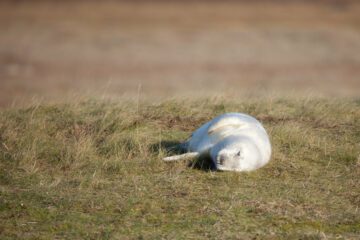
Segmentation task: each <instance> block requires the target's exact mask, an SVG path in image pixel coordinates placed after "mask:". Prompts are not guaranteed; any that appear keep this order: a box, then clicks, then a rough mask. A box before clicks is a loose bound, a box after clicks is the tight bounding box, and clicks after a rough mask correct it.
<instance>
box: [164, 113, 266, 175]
mask: <svg viewBox="0 0 360 240" xmlns="http://www.w3.org/2000/svg"><path fill="white" fill-rule="evenodd" d="M182 147H183V148H184V150H186V152H187V153H185V154H181V155H176V156H172V157H166V158H164V159H163V160H164V161H176V160H181V159H189V158H198V157H200V156H209V157H210V158H211V160H212V162H213V163H214V165H215V166H216V168H217V169H218V170H222V171H238V172H241V171H252V170H255V169H258V168H260V167H262V166H264V165H265V164H266V163H268V162H269V160H270V156H271V144H270V140H269V137H268V135H267V133H266V131H265V129H264V128H263V126H262V125H261V123H260V122H259V121H258V120H256V119H255V118H253V117H251V116H249V115H246V114H243V113H225V114H223V115H220V116H218V117H216V118H214V119H213V120H211V121H209V122H207V123H205V124H204V125H202V126H201V127H200V128H198V129H197V130H196V131H195V132H194V133H193V134H192V135H191V137H190V139H189V140H188V141H186V142H185V143H184V144H182Z"/></svg>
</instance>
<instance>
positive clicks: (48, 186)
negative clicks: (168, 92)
mask: <svg viewBox="0 0 360 240" xmlns="http://www.w3.org/2000/svg"><path fill="white" fill-rule="evenodd" d="M231 111H239V112H246V113H248V114H251V115H253V116H255V117H257V118H259V119H260V120H261V121H262V122H263V124H264V125H265V127H266V129H267V131H268V132H269V135H270V137H271V141H272V145H273V155H272V160H271V162H270V163H269V164H268V165H267V166H265V167H264V168H262V169H260V170H258V171H255V172H251V173H241V174H239V173H231V172H213V171H209V169H208V168H207V167H206V166H207V165H201V164H194V163H190V164H189V163H186V162H179V163H174V164H165V163H163V162H162V161H161V158H162V157H163V156H165V155H167V152H168V151H170V150H169V149H170V148H171V147H172V146H174V145H176V144H177V143H179V142H181V141H183V140H184V139H186V138H187V137H188V136H189V134H190V133H191V131H193V130H194V129H196V128H197V127H198V126H199V125H200V124H201V123H203V122H204V121H207V120H209V119H211V118H212V117H214V116H216V115H218V114H220V113H223V112H231ZM359 119H360V102H359V100H358V99H347V100H346V99H343V100H340V99H336V100H329V99H315V98H308V99H264V100H247V101H229V100H225V99H222V98H216V99H198V100H192V101H190V100H180V99H177V100H168V101H163V102H160V103H158V104H151V103H145V102H141V103H140V105H139V107H137V104H136V103H134V102H131V101H129V102H108V101H100V100H86V101H78V102H76V103H71V104H65V103H64V104H52V105H49V104H37V105H30V106H29V107H24V108H18V109H7V110H2V111H1V114H0V143H1V144H0V194H1V197H0V209H1V211H0V236H1V238H2V239H8V238H9V239H10V238H22V239H34V238H36V239H49V238H51V239H55V238H65V239H83V238H90V239H98V238H103V239H110V238H111V239H114V238H115V239H116V238H121V239H133V238H146V239H148V238H165V239H174V238H175V239H189V238H196V239H199V238H214V239H229V238H241V239H254V238H255V239H279V238H283V239H288V238H296V239H299V238H302V239H333V238H340V239H356V238H357V237H358V236H359V234H360V219H359V216H360V214H359V196H360V195H359V194H360V192H359V187H358V186H359V183H360V182H359V179H360V168H359V159H360V145H359V143H360V132H359V130H360V121H359Z"/></svg>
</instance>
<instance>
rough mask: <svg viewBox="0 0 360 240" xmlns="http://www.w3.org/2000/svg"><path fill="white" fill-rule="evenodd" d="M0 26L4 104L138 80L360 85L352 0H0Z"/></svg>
mask: <svg viewBox="0 0 360 240" xmlns="http://www.w3.org/2000/svg"><path fill="white" fill-rule="evenodd" d="M0 36H1V37H0V106H1V107H7V106H9V105H11V104H18V103H21V102H27V101H28V100H29V99H31V98H33V97H34V96H35V97H37V98H43V99H45V100H58V99H63V98H64V96H73V95H81V96H82V95H91V96H106V97H119V96H120V97H121V96H136V95H138V94H139V92H140V94H142V96H146V97H149V98H159V97H173V96H184V95H186V96H196V95H206V94H218V95H223V94H229V96H238V95H249V94H250V95H259V96H260V95H262V94H264V93H265V94H267V93H276V94H291V95H304V94H314V95H321V96H328V97H348V96H351V97H353V96H356V97H359V96H360V79H359V78H360V4H359V3H356V2H355V1H354V2H352V1H350V2H346V1H331V2H327V1H315V2H314V1H305V2H303V1H292V2H291V3H289V2H288V3H286V2H283V1H274V2H259V1H255V2H251V3H249V2H246V1H242V2H236V1H230V2H225V3H221V2H217V1H211V2H206V1H201V2H186V3H184V2H180V1H172V2H167V3H166V2H164V1H159V2H151V3H149V2H145V1H140V2H139V1H137V2H111V1H109V2H96V1H93V2H85V1H74V2H72V1H61V3H60V2H55V1H54V2H52V1H45V2H43V1H42V2H37V1H30V2H29V1H24V2H17V1H13V2H2V3H0ZM140 86H141V88H140ZM139 88H140V89H139Z"/></svg>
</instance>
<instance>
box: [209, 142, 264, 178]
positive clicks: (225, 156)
mask: <svg viewBox="0 0 360 240" xmlns="http://www.w3.org/2000/svg"><path fill="white" fill-rule="evenodd" d="M210 156H211V159H212V161H213V163H214V164H215V165H216V168H217V169H218V170H221V171H238V172H242V171H251V170H255V169H257V168H259V167H260V166H259V165H260V161H261V156H260V153H259V149H258V148H257V147H256V145H255V144H254V143H252V142H251V141H249V140H248V139H237V141H234V140H233V139H232V140H231V141H223V142H221V143H219V144H217V145H215V146H214V147H213V148H212V149H211V150H210Z"/></svg>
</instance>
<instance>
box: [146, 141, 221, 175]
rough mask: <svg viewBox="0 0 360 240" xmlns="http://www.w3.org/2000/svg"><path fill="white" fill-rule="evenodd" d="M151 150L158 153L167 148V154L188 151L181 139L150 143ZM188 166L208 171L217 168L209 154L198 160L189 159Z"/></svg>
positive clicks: (171, 154)
mask: <svg viewBox="0 0 360 240" xmlns="http://www.w3.org/2000/svg"><path fill="white" fill-rule="evenodd" d="M149 150H150V151H151V152H152V153H157V154H158V153H159V152H160V151H161V150H162V151H163V150H165V152H166V155H167V156H173V155H179V154H183V153H186V151H185V149H183V148H182V147H181V142H179V141H160V142H158V143H155V144H152V145H150V149H149ZM180 161H181V160H180ZM188 167H190V168H194V169H198V170H202V171H206V172H208V171H215V170H216V167H215V165H214V164H213V162H212V161H211V158H210V157H209V156H200V157H199V158H198V159H196V160H189V163H188Z"/></svg>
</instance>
